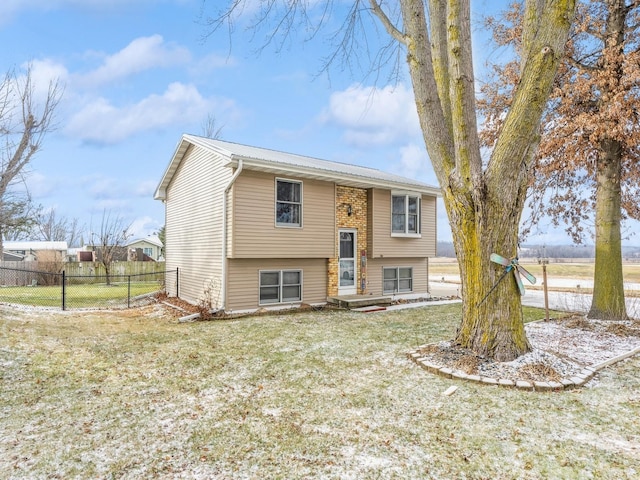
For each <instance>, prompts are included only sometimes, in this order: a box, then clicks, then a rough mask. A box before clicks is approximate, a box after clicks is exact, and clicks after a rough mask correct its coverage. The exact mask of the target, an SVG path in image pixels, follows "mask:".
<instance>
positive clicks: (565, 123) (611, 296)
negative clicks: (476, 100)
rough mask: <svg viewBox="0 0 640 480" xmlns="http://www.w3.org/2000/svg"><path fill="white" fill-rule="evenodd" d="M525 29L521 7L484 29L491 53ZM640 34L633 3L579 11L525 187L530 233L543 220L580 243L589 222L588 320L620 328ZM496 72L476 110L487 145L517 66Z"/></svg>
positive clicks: (638, 131) (638, 6) (595, 4)
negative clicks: (493, 45)
mask: <svg viewBox="0 0 640 480" xmlns="http://www.w3.org/2000/svg"><path fill="white" fill-rule="evenodd" d="M522 20H523V11H522V6H521V4H519V3H513V4H512V5H511V7H510V8H509V10H508V11H506V12H505V13H504V16H503V18H502V19H500V20H495V19H491V18H490V19H488V24H489V27H490V28H492V30H493V33H494V39H495V40H496V42H497V44H498V45H509V46H514V47H515V50H516V52H519V51H520V41H521V38H520V32H521V25H522ZM639 33H640V2H638V1H636V0H634V1H629V0H586V1H584V2H582V3H581V4H580V6H579V8H578V14H577V21H576V22H575V24H574V26H573V29H572V31H571V35H570V37H569V41H568V42H567V45H566V49H565V57H564V58H563V61H562V64H561V67H560V70H559V75H558V77H557V79H556V85H555V88H554V90H553V93H552V94H551V97H550V101H549V104H548V109H547V112H546V113H545V116H544V119H543V128H542V138H541V142H540V148H539V150H538V154H537V156H536V163H535V178H534V181H533V183H532V185H531V202H530V205H531V207H532V215H531V218H530V220H531V223H532V224H535V223H537V222H538V221H539V220H540V218H541V216H542V215H549V216H551V218H552V219H553V220H554V222H555V223H556V224H559V223H564V224H565V225H566V227H567V232H568V233H569V234H571V236H572V237H573V239H574V241H575V242H576V243H580V242H581V241H582V239H583V236H584V233H585V223H586V221H587V220H589V219H594V220H595V229H594V230H595V249H596V260H595V269H594V291H593V298H592V304H591V309H590V311H589V316H590V317H591V318H600V319H604V318H608V319H626V318H627V312H626V305H625V296H624V282H623V274H622V246H621V243H622V238H621V219H622V218H623V217H625V216H626V217H628V218H635V219H638V220H640V207H639V204H640V149H638V145H639V144H640V112H639V111H638V104H639V103H640V50H639V47H640V41H639V38H640V37H639ZM495 71H496V72H497V75H496V76H495V77H494V78H493V79H492V81H490V82H487V84H486V85H485V86H484V87H483V91H484V93H485V95H484V99H483V103H482V104H481V106H482V107H483V111H484V112H485V113H486V116H487V118H488V120H489V121H488V122H487V124H486V126H487V129H486V130H485V132H484V135H483V138H484V139H485V140H486V142H487V143H488V144H491V143H492V142H493V141H495V138H496V134H497V133H498V132H499V130H500V127H501V118H502V115H503V113H504V110H505V107H507V106H508V104H509V99H510V96H511V92H512V91H513V89H514V88H515V85H517V83H518V81H519V78H520V72H519V68H518V64H517V62H512V63H511V64H509V65H507V66H506V67H498V68H496V70H495ZM593 212H595V214H593V215H592V213H593ZM525 231H526V230H525Z"/></svg>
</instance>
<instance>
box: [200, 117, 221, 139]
mask: <svg viewBox="0 0 640 480" xmlns="http://www.w3.org/2000/svg"><path fill="white" fill-rule="evenodd" d="M223 128H224V125H218V122H217V121H216V117H214V116H213V115H211V114H209V115H207V119H206V120H205V121H204V122H202V136H203V137H206V138H211V139H213V140H217V139H219V138H220V136H221V135H222V129H223Z"/></svg>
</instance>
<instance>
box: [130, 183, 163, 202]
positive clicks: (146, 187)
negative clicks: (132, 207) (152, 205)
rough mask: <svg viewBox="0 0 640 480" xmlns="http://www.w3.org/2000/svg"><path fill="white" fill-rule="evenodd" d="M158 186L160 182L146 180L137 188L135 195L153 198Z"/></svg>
mask: <svg viewBox="0 0 640 480" xmlns="http://www.w3.org/2000/svg"><path fill="white" fill-rule="evenodd" d="M157 186H158V180H145V181H142V182H140V183H138V184H137V185H136V186H135V189H134V193H135V195H136V196H138V197H148V198H151V197H153V194H154V193H155V191H156V187H157Z"/></svg>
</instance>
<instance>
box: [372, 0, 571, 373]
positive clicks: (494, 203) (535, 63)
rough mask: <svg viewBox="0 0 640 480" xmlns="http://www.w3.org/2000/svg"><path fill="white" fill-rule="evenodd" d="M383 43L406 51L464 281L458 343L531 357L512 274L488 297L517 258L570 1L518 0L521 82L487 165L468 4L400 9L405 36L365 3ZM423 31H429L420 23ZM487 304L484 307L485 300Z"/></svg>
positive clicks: (407, 4)
mask: <svg viewBox="0 0 640 480" xmlns="http://www.w3.org/2000/svg"><path fill="white" fill-rule="evenodd" d="M370 3H371V5H372V8H373V10H374V13H375V14H376V15H378V16H379V17H380V18H381V20H382V22H383V24H384V26H385V27H386V28H387V30H388V31H389V33H390V34H391V35H393V36H394V37H395V38H396V39H398V40H399V41H400V42H402V43H404V44H405V45H406V49H407V64H408V66H409V73H410V75H411V81H412V85H413V92H414V96H415V100H416V108H417V111H418V118H419V120H420V127H421V129H422V132H423V137H424V141H425V144H426V147H427V152H428V153H429V157H430V159H431V163H432V165H433V168H434V170H435V173H436V175H437V177H438V182H439V183H440V186H441V188H442V195H443V198H444V204H445V208H446V210H447V215H448V217H449V221H450V223H451V230H452V233H453V242H454V245H455V248H456V255H457V257H458V262H459V265H460V275H461V279H462V289H463V292H462V294H463V295H462V302H463V307H462V308H463V318H462V322H461V325H460V328H459V329H458V333H457V335H456V341H457V342H458V343H459V344H460V345H462V346H464V347H468V348H471V349H473V350H474V351H475V352H477V353H479V354H481V355H487V356H490V357H493V358H495V359H497V360H500V361H507V360H513V359H515V358H517V357H518V356H520V355H522V354H524V353H526V352H527V351H529V349H530V347H529V343H528V342H527V339H526V335H525V332H524V325H523V320H522V306H521V303H520V297H519V293H518V289H517V286H516V284H515V280H514V278H513V274H510V276H509V277H505V278H504V279H503V281H501V282H500V284H499V285H498V286H497V287H496V288H495V290H493V291H492V292H491V293H490V294H489V292H490V291H491V289H492V287H493V286H494V284H495V282H496V281H497V280H498V278H499V277H500V275H502V273H503V271H504V268H502V267H500V266H497V265H495V264H492V263H491V261H490V258H489V257H490V255H491V253H498V254H500V255H502V256H504V257H515V256H516V252H517V238H518V226H519V221H520V216H521V214H522V209H523V206H524V199H525V196H526V191H527V190H526V189H527V184H528V180H529V169H530V167H531V163H532V160H533V155H534V153H535V149H536V147H537V143H538V137H539V132H538V129H539V125H540V119H541V117H542V112H543V110H544V107H545V105H546V102H547V99H548V97H549V93H550V91H551V86H552V83H553V78H554V77H555V73H556V70H557V66H558V64H559V60H560V58H561V56H562V52H563V50H564V44H565V41H566V38H567V33H568V31H569V27H570V25H571V21H572V19H573V14H574V11H575V1H574V0H548V1H547V2H540V1H539V0H526V2H525V3H526V7H525V9H526V11H527V12H528V15H527V19H528V20H527V21H526V22H525V26H524V29H525V33H527V35H525V37H526V41H525V44H526V45H525V46H524V50H525V54H524V55H523V58H524V60H523V67H522V71H523V73H522V76H521V81H520V84H519V86H518V88H517V89H516V92H515V94H514V97H513V101H512V107H511V110H510V111H509V114H508V115H507V117H506V119H505V122H504V125H503V127H502V132H501V135H500V137H499V139H498V141H497V142H496V145H495V147H494V149H493V152H492V154H491V158H490V159H489V160H488V161H487V162H486V163H485V162H484V161H483V159H482V155H481V153H480V142H479V138H478V128H477V123H476V115H477V113H476V106H475V83H474V78H475V77H474V73H473V61H472V58H471V51H472V48H471V27H470V19H471V15H470V3H469V0H448V1H446V2H444V1H442V0H429V1H428V6H427V9H426V11H425V2H424V0H403V1H401V2H400V5H401V10H402V24H403V31H402V32H401V31H399V30H397V29H395V28H394V26H393V25H392V24H391V22H390V21H389V19H388V18H387V17H386V16H385V15H384V14H383V12H382V11H381V7H380V3H379V2H377V1H376V0H370ZM427 12H428V21H429V25H428V27H427V15H426V13H427ZM485 297H486V299H485Z"/></svg>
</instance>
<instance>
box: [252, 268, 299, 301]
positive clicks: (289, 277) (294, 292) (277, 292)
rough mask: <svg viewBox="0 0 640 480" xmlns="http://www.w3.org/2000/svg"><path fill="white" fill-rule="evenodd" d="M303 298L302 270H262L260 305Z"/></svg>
mask: <svg viewBox="0 0 640 480" xmlns="http://www.w3.org/2000/svg"><path fill="white" fill-rule="evenodd" d="M301 300H302V270H270V271H262V272H260V305H266V304H269V303H286V302H299V301H301Z"/></svg>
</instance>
